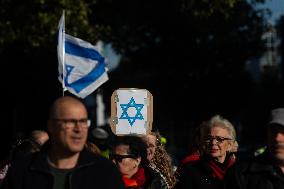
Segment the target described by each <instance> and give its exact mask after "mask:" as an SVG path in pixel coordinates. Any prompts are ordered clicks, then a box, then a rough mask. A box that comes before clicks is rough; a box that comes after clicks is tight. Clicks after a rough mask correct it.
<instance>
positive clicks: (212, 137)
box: [204, 136, 232, 144]
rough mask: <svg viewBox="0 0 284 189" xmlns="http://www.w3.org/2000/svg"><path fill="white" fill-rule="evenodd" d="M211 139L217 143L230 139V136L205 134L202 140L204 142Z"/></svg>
mask: <svg viewBox="0 0 284 189" xmlns="http://www.w3.org/2000/svg"><path fill="white" fill-rule="evenodd" d="M213 140H216V143H217V144H221V143H223V142H224V141H225V140H232V139H231V138H226V137H221V136H207V137H206V138H205V139H204V141H205V142H206V143H209V142H212V141H213Z"/></svg>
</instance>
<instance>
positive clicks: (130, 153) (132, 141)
mask: <svg viewBox="0 0 284 189" xmlns="http://www.w3.org/2000/svg"><path fill="white" fill-rule="evenodd" d="M110 159H111V160H112V161H113V162H114V163H115V164H116V165H117V167H118V169H119V171H120V173H121V174H122V176H123V181H124V184H125V187H126V188H127V189H167V185H166V183H165V182H164V180H163V179H162V178H161V176H160V174H159V173H157V172H156V171H154V170H153V169H151V168H150V167H149V161H148V159H147V146H146V144H145V143H144V142H143V140H142V139H141V138H140V137H138V136H129V135H128V136H119V137H117V139H116V141H115V142H114V144H113V147H112V152H111V154H110Z"/></svg>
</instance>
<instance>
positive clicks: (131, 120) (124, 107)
mask: <svg viewBox="0 0 284 189" xmlns="http://www.w3.org/2000/svg"><path fill="white" fill-rule="evenodd" d="M120 107H121V109H122V110H123V112H122V114H121V116H120V118H119V119H127V120H128V122H129V124H130V125H131V126H133V124H134V122H135V121H136V119H138V120H143V119H144V118H143V115H142V114H141V110H142V108H143V107H144V104H136V102H135V100H134V99H133V97H131V99H130V101H129V102H128V104H120ZM131 107H134V108H135V109H136V114H135V116H134V117H130V116H129V115H128V113H127V110H128V109H129V108H131Z"/></svg>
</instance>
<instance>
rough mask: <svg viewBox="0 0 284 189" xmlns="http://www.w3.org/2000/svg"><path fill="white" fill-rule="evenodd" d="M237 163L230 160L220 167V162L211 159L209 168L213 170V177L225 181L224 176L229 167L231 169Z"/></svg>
mask: <svg viewBox="0 0 284 189" xmlns="http://www.w3.org/2000/svg"><path fill="white" fill-rule="evenodd" d="M234 163H235V159H233V158H230V157H229V158H228V159H227V160H226V161H225V162H224V163H223V165H221V166H220V163H219V162H216V161H215V160H213V159H211V160H209V161H208V166H209V167H210V168H211V170H212V176H213V177H214V178H216V179H218V180H223V179H224V176H225V174H226V172H227V170H228V168H229V167H231V166H232V165H233V164H234Z"/></svg>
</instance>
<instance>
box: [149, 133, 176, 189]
mask: <svg viewBox="0 0 284 189" xmlns="http://www.w3.org/2000/svg"><path fill="white" fill-rule="evenodd" d="M151 135H153V136H155V137H156V138H157V147H156V150H155V154H154V157H153V159H152V160H151V162H150V163H151V164H154V166H155V167H154V168H155V169H157V170H158V172H160V174H161V175H162V177H163V178H164V179H165V182H166V183H167V185H168V186H169V188H173V187H174V185H175V183H176V178H175V176H174V171H173V168H172V159H171V157H170V156H169V154H168V153H167V151H166V149H165V146H164V145H163V144H162V143H161V142H160V138H161V135H160V133H159V132H152V133H151Z"/></svg>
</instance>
